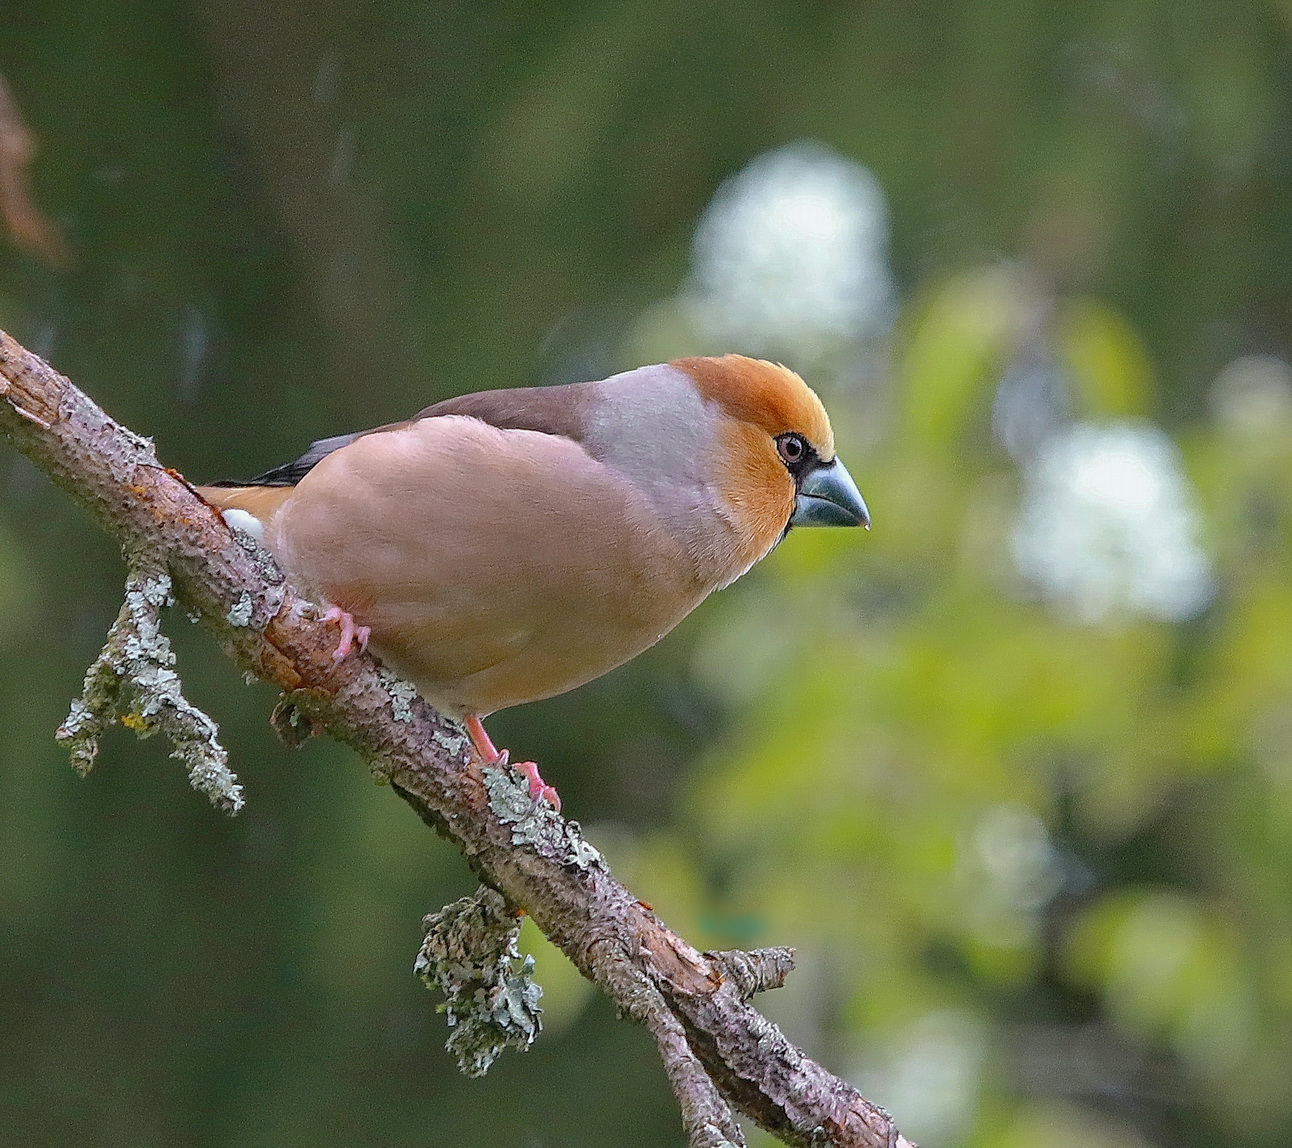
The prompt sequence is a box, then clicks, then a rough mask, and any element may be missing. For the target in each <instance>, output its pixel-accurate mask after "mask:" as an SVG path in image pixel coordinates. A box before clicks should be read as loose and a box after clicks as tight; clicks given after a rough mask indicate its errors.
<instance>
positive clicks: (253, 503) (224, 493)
mask: <svg viewBox="0 0 1292 1148" xmlns="http://www.w3.org/2000/svg"><path fill="white" fill-rule="evenodd" d="M197 492H198V494H200V495H201V496H202V497H203V498H205V499H206V500H207V502H209V503H210V504H211V505H212V506H215V507H217V508H219V509H220V510H222V511H224V510H241V511H243V512H244V513H246V514H250V515H251V516H252V518H255V519H256V520H257V521H259V522H260V523H261V524H262V525H263V524H264V523H266V522H268V521H269V518H270V516H271V515H272V514H273V513H274V511H275V510H277V509H278V508H279V507H280V506H281V505H282V504H283V503H284V502H285V501H286V500H287V499H288V498H290V497H291V493H292V487H290V486H199V487H198V488H197Z"/></svg>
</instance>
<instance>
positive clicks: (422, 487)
mask: <svg viewBox="0 0 1292 1148" xmlns="http://www.w3.org/2000/svg"><path fill="white" fill-rule="evenodd" d="M198 492H199V493H200V494H201V495H202V496H203V497H204V498H205V499H206V500H207V501H208V502H210V503H211V504H212V505H213V506H215V507H216V508H217V509H218V510H220V511H221V512H222V513H223V514H224V516H225V519H226V521H228V522H229V523H230V525H235V526H239V527H241V528H243V529H246V530H247V531H248V532H249V533H251V534H252V535H253V536H254V537H256V538H257V539H258V540H259V541H260V542H261V543H262V544H263V545H264V546H265V547H266V548H267V549H268V550H269V552H270V553H271V554H272V555H273V556H274V558H275V559H276V560H277V561H278V563H279V565H280V566H281V567H282V568H283V570H284V572H285V573H286V574H287V576H288V577H289V578H290V579H291V580H292V581H293V583H295V584H296V585H297V586H298V587H299V588H300V589H301V590H303V592H304V593H305V594H306V595H307V596H308V597H310V598H311V599H312V600H314V601H315V602H318V603H319V604H320V605H321V606H322V607H323V608H324V613H323V614H322V617H323V618H324V619H325V620H326V621H329V622H332V623H334V624H336V625H337V626H338V627H339V631H340V634H339V641H338V643H337V647H336V651H335V654H334V657H335V659H336V660H337V661H340V660H341V659H343V658H344V657H346V656H347V655H349V654H350V653H351V651H352V650H354V649H356V648H363V647H370V648H371V649H372V651H373V652H374V653H376V654H377V655H378V656H379V657H380V658H381V659H382V661H383V663H385V664H387V665H389V666H390V667H391V668H392V669H394V670H396V671H397V672H398V673H400V674H401V675H402V676H404V677H405V678H407V679H408V680H409V681H411V682H412V683H413V685H414V686H416V687H417V689H418V691H419V692H420V693H421V695H422V696H423V697H424V698H425V699H426V700H427V701H428V702H430V703H431V704H432V705H433V706H434V707H435V708H436V709H438V710H440V712H442V713H444V714H446V715H447V716H449V717H451V718H453V719H455V720H456V721H458V722H459V723H460V724H462V726H463V727H464V728H465V730H466V732H467V734H468V737H469V738H470V741H471V744H472V747H473V748H474V750H475V752H476V754H477V755H478V756H479V758H480V760H481V761H483V762H485V763H486V764H488V763H500V764H502V765H506V764H507V763H508V754H507V753H506V751H501V752H500V751H499V750H498V749H497V748H496V747H495V746H494V744H493V742H492V741H491V740H490V738H489V735H488V734H487V733H486V732H485V729H484V725H483V721H484V719H485V718H486V717H488V716H489V715H490V714H492V713H496V712H498V711H499V710H502V709H507V708H509V707H511V706H516V705H521V704H524V703H526V702H531V701H537V700H539V699H541V698H547V697H552V696H555V695H557V694H561V693H565V692H566V691H567V690H571V689H574V688H576V687H577V686H580V685H583V684H584V683H586V682H589V681H591V680H592V679H594V678H597V677H600V676H601V675H602V674H605V673H607V672H609V671H610V670H612V669H614V668H615V667H616V666H619V665H622V664H623V663H624V662H626V661H628V660H629V659H631V658H633V657H635V656H636V655H638V654H640V653H641V652H642V651H643V650H645V649H647V648H649V647H650V646H653V645H654V644H655V643H656V642H658V641H659V640H660V639H661V638H662V637H663V636H664V635H665V634H667V633H668V632H669V631H670V630H672V629H673V627H674V626H676V625H677V624H678V623H679V622H680V621H681V620H682V619H683V618H684V617H686V615H687V614H689V613H690V612H691V611H692V610H694V609H695V607H696V606H698V605H699V604H700V603H701V602H702V601H703V600H704V599H705V598H706V597H708V595H709V594H711V593H712V592H713V591H715V590H719V589H722V588H723V587H725V586H728V585H730V584H731V583H732V582H734V581H735V580H736V579H737V578H739V577H740V576H741V575H742V574H744V573H745V572H746V571H748V570H749V569H750V568H751V567H752V566H753V565H754V564H755V563H756V562H758V561H759V560H760V559H761V558H763V557H765V556H766V555H767V554H768V553H770V552H771V550H772V549H773V548H774V547H775V546H776V545H777V544H778V543H779V542H780V541H781V540H782V539H783V538H785V536H786V535H787V534H788V533H789V532H790V531H791V530H793V529H795V528H799V527H816V526H844V527H855V526H864V527H866V528H867V529H869V528H870V512H869V510H868V509H867V507H866V503H865V500H864V499H863V498H862V496H861V493H860V491H859V490H858V488H857V484H856V483H855V482H854V480H853V478H852V476H851V475H850V474H849V473H848V470H847V469H846V467H845V466H844V464H843V463H842V462H841V461H840V460H839V458H838V457H837V455H836V453H835V444H834V435H833V432H832V430H831V426H830V420H829V418H828V416H827V415H826V412H825V408H824V407H823V406H822V404H821V401H820V399H819V398H818V397H817V395H816V394H815V392H813V391H812V390H811V388H810V387H808V385H807V384H806V383H805V382H804V381H803V379H802V378H800V377H799V375H797V374H796V373H795V372H794V371H792V370H790V369H789V368H787V367H784V366H781V365H779V364H776V363H771V362H767V361H765V360H761V359H753V358H748V357H746V356H743V355H735V354H729V355H723V356H720V357H699V356H697V357H689V358H679V359H675V360H673V361H671V362H668V363H659V364H654V365H651V366H643V367H638V368H636V369H635V370H629V371H624V372H622V373H619V374H615V375H612V376H610V377H609V378H605V379H599V380H594V381H589V382H579V383H567V384H562V385H553V386H542V387H519V388H510V389H498V390H490V391H481V392H478V393H475V394H467V395H461V396H458V397H456V398H450V399H445V400H444V401H442V402H438V403H435V404H434V405H433V406H429V407H427V408H426V409H425V410H422V411H421V412H419V413H418V414H416V415H414V416H413V417H412V418H411V419H407V420H406V421H403V422H396V423H390V424H388V425H385V426H380V427H376V428H375V429H372V430H367V431H360V432H357V433H354V434H343V435H337V436H334V437H331V438H325V439H321V440H319V441H317V442H315V443H313V444H312V445H311V446H310V448H309V449H308V450H307V451H306V452H305V453H304V454H302V455H301V456H300V457H299V458H297V459H296V460H295V461H293V462H290V463H287V464H286V465H284V466H279V467H275V468H273V469H272V470H267V471H265V472H264V473H263V474H260V475H257V476H256V477H255V478H252V479H249V480H247V481H244V482H237V481H227V480H225V481H221V482H219V483H215V484H212V485H210V486H203V487H199V488H198ZM513 768H515V769H517V770H519V771H520V773H521V774H522V775H523V776H524V777H525V778H526V780H527V781H528V783H529V792H530V796H531V798H532V799H533V800H534V801H535V802H538V801H540V800H547V801H549V802H550V803H551V804H552V805H553V806H554V807H555V808H557V809H559V808H560V798H559V796H558V795H557V793H556V790H555V789H554V788H553V787H552V786H550V785H548V784H547V783H546V782H545V781H544V780H543V778H542V776H541V774H540V773H539V772H538V767H537V766H536V765H535V764H534V763H533V762H520V763H515V764H514V766H513Z"/></svg>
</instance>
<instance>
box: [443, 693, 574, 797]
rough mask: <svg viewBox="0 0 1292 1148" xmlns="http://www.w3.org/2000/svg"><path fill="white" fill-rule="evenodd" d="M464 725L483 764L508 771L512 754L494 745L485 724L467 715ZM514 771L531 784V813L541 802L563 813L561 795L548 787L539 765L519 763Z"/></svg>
mask: <svg viewBox="0 0 1292 1148" xmlns="http://www.w3.org/2000/svg"><path fill="white" fill-rule="evenodd" d="M464 724H465V726H466V731H467V736H468V737H469V738H470V739H471V746H472V748H473V749H474V750H475V751H476V755H477V756H478V757H479V759H480V761H481V762H482V763H483V764H485V765H492V766H496V767H497V768H498V769H506V768H507V766H508V765H510V764H511V754H510V753H508V751H507V750H505V749H498V748H497V747H496V746H495V745H494V743H493V742H492V741H491V740H490V738H489V735H488V734H487V733H485V727H484V723H483V722H482V721H481V720H480V718H479V717H478V716H477V715H476V714H467V716H466V718H465V721H464ZM512 769H514V770H515V771H516V772H517V773H519V774H520V775H521V777H523V778H524V779H525V780H526V781H528V782H529V798H530V800H531V801H532V802H533V803H534V805H533V807H532V808H531V809H530V812H531V813H532V812H533V811H534V810H535V809H537V808H538V803H539V802H540V801H546V802H548V803H549V804H550V805H551V806H552V808H553V809H555V810H556V811H557V813H560V812H561V797H560V794H558V793H557V792H556V787H555V786H553V785H548V784H547V782H545V781H544V780H543V776H542V774H540V773H539V772H538V765H537V763H535V762H532V761H519V762H517V763H516V764H515V765H513V766H512Z"/></svg>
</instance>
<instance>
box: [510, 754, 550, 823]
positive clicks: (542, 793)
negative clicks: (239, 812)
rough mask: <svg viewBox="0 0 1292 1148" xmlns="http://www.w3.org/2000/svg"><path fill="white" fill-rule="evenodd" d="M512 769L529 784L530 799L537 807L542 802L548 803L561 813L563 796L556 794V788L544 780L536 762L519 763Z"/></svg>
mask: <svg viewBox="0 0 1292 1148" xmlns="http://www.w3.org/2000/svg"><path fill="white" fill-rule="evenodd" d="M512 768H513V769H514V770H515V771H516V772H517V773H519V774H520V775H521V777H523V778H524V779H525V780H526V781H528V782H529V797H530V800H531V801H533V803H534V804H535V805H537V804H538V803H539V802H540V801H546V802H548V803H549V804H550V805H551V806H552V808H553V809H555V810H556V812H557V813H560V812H561V795H560V794H559V793H557V792H556V787H555V786H553V785H548V784H547V782H546V781H544V780H543V775H542V774H541V773H539V772H538V764H537V763H536V762H533V761H518V762H517V763H516V764H515V765H514V766H512Z"/></svg>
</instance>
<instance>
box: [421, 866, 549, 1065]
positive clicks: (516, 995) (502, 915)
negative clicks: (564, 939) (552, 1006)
mask: <svg viewBox="0 0 1292 1148" xmlns="http://www.w3.org/2000/svg"><path fill="white" fill-rule="evenodd" d="M422 928H423V929H424V930H425V934H426V935H425V939H424V940H423V941H422V947H421V949H420V950H419V951H418V954H417V960H416V961H415V962H414V964H413V972H415V973H416V974H417V975H418V976H419V977H421V978H422V980H423V981H424V982H425V983H426V987H427V988H438V989H439V990H440V992H442V993H443V994H444V1003H443V1004H441V1005H440V1011H441V1012H443V1013H445V1014H446V1015H447V1017H448V1021H449V1028H450V1029H451V1030H452V1031H450V1033H449V1039H448V1040H447V1041H446V1042H445V1047H446V1048H447V1049H448V1050H449V1051H450V1052H451V1053H453V1055H454V1056H456V1057H457V1060H458V1067H459V1068H460V1069H461V1070H462V1072H463V1073H464V1074H465V1075H467V1076H483V1075H484V1074H485V1073H486V1072H488V1071H489V1068H490V1066H491V1065H492V1064H493V1062H494V1061H495V1060H497V1059H498V1056H499V1054H500V1053H501V1052H502V1051H503V1049H505V1048H515V1049H519V1050H520V1051H521V1052H525V1051H527V1050H528V1049H529V1046H530V1045H532V1044H533V1043H534V1041H535V1040H536V1039H537V1038H538V1034H539V1033H540V1032H541V1031H542V1028H543V1025H542V1022H541V1020H540V1019H539V1018H540V1015H541V1014H542V1012H543V1010H542V1009H541V1008H540V1007H539V1004H538V1002H539V1001H540V1000H541V999H542V996H543V990H542V988H540V987H539V985H538V984H537V983H536V982H535V981H534V979H533V977H532V976H531V975H530V974H531V973H532V972H533V969H534V958H533V957H530V956H526V957H524V958H523V959H522V958H521V955H520V949H519V948H518V947H517V942H518V940H519V938H520V918H519V917H517V915H516V914H515V913H511V912H508V910H507V903H506V901H504V900H503V898H502V895H501V894H500V893H499V892H498V891H497V890H495V889H490V888H488V887H487V886H483V885H482V886H481V887H480V888H479V889H477V890H476V892H475V893H473V894H472V895H471V896H470V897H463V898H462V899H461V900H458V901H454V902H453V903H452V904H451V905H445V906H444V908H443V909H441V910H440V911H439V912H438V913H431V914H430V915H429V916H427V917H424V918H423V919H422Z"/></svg>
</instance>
